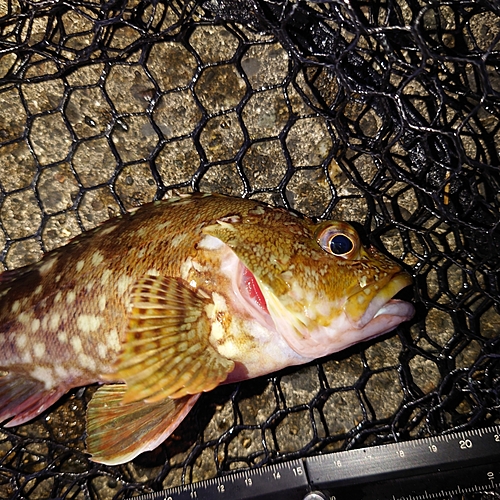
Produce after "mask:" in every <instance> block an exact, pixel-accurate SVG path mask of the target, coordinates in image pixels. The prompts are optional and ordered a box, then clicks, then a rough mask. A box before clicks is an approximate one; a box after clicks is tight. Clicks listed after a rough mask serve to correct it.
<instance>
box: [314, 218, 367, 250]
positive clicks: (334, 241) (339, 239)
mask: <svg viewBox="0 0 500 500" xmlns="http://www.w3.org/2000/svg"><path fill="white" fill-rule="evenodd" d="M316 241H317V242H318V243H319V245H320V246H321V248H322V249H323V250H324V251H325V252H328V253H329V254H332V255H335V256H336V257H342V258H344V259H350V258H353V256H355V255H357V253H358V250H359V247H360V242H359V238H358V235H357V233H356V231H355V230H354V228H353V227H352V226H350V225H349V224H346V223H344V222H335V221H330V222H329V223H323V224H321V225H320V226H319V227H318V229H317V231H316Z"/></svg>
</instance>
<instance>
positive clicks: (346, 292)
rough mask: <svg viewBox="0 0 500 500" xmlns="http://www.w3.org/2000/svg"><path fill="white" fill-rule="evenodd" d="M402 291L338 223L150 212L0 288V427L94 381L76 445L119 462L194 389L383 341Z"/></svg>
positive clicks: (239, 210)
mask: <svg viewBox="0 0 500 500" xmlns="http://www.w3.org/2000/svg"><path fill="white" fill-rule="evenodd" d="M410 283H411V279H410V277H409V275H408V274H407V273H406V272H404V271H403V270H402V268H401V267H400V266H399V265H398V264H396V263H394V262H393V261H391V260H390V259H388V258H387V257H385V256H384V255H382V254H381V253H379V252H378V251H377V250H375V249H374V248H365V247H363V246H362V245H361V243H360V240H359V237H358V235H357V234H356V232H355V230H354V229H353V228H352V227H351V226H350V225H348V224H345V223H343V222H339V221H326V222H321V223H318V224H317V223H314V222H312V221H311V220H309V219H306V218H304V219H303V218H299V217H297V216H295V215H293V214H291V213H290V212H287V211H285V210H283V209H279V208H272V207H269V206H267V205H265V204H263V203H260V202H258V201H254V200H244V199H238V198H231V197H225V196H220V195H199V194H198V195H190V196H184V197H180V198H177V199H170V200H164V201H157V202H153V203H150V204H147V205H145V206H143V207H141V208H140V209H138V210H136V211H134V212H131V213H129V214H125V215H122V216H120V217H117V218H115V219H112V220H110V221H108V222H106V223H104V224H103V225H101V226H99V227H97V228H96V229H93V230H91V231H89V232H86V233H83V234H82V235H80V236H78V237H77V238H75V239H74V240H72V241H71V242H70V243H69V244H68V245H66V246H64V247H61V248H59V249H56V250H53V251H51V252H49V253H48V254H46V255H45V256H44V258H43V259H42V260H41V261H40V262H38V263H36V264H33V265H30V266H27V267H24V268H21V269H18V270H15V271H6V272H4V273H3V274H2V275H0V375H1V376H0V422H2V421H4V422H6V423H5V424H4V425H6V426H14V425H19V424H22V423H24V422H26V421H28V420H30V419H32V418H34V417H35V416H36V415H38V414H39V413H41V412H42V411H44V410H45V409H46V408H48V407H49V406H50V405H51V404H53V403H54V402H55V401H56V400H57V399H59V398H60V397H61V396H62V395H63V394H64V393H66V392H67V391H68V390H69V389H71V388H72V387H77V386H82V385H87V384H92V383H95V382H98V383H100V384H102V385H101V386H100V388H99V389H98V390H97V391H96V393H95V394H94V396H93V398H92V400H91V402H90V404H89V407H88V409H87V434H88V437H87V448H88V450H89V452H90V453H91V455H92V459H93V460H95V461H99V462H103V463H108V464H115V463H122V462H125V461H128V460H131V459H132V458H134V457H135V456H136V455H138V454H139V453H141V452H142V451H145V450H148V449H153V448H154V447H156V446H157V445H158V444H160V443H161V442H162V441H163V440H164V439H166V437H168V435H169V434H170V433H171V432H172V431H173V430H174V429H175V428H176V427H177V425H178V424H179V423H180V421H181V420H182V419H183V418H184V416H185V415H186V414H187V412H188V411H189V410H190V409H191V407H192V406H193V405H194V403H195V402H196V399H197V398H198V397H199V394H200V393H202V392H204V391H208V390H211V389H213V388H214V387H216V386H217V385H219V384H221V383H228V382H234V381H238V380H244V379H248V378H252V377H257V376H260V375H263V374H267V373H270V372H272V371H276V370H279V369H281V368H284V367H286V366H291V365H299V364H303V363H307V362H309V361H311V360H313V359H315V358H317V357H320V356H325V355H327V354H330V353H332V352H336V351H339V350H341V349H344V348H346V347H348V346H350V345H352V344H354V343H356V342H360V341H364V340H367V339H369V338H372V337H375V336H377V335H381V334H383V333H385V332H388V331H391V330H392V329H394V328H395V327H396V326H397V325H399V324H400V323H401V322H402V321H405V320H408V319H409V318H411V316H412V315H413V306H412V305H411V304H409V303H407V302H403V301H399V300H395V299H393V298H392V297H393V296H394V295H395V294H396V293H397V292H398V291H399V290H400V289H402V288H403V287H405V286H407V285H409V284H410Z"/></svg>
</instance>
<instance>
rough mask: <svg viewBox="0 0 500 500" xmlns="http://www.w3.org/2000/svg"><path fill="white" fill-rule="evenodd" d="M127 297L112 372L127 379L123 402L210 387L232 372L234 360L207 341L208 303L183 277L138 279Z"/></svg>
mask: <svg viewBox="0 0 500 500" xmlns="http://www.w3.org/2000/svg"><path fill="white" fill-rule="evenodd" d="M131 300H132V303H131V312H130V320H129V325H128V330H127V333H126V340H125V344H124V349H123V352H122V353H121V355H120V356H119V359H118V363H117V365H116V371H115V372H114V373H113V374H112V378H113V379H114V380H123V381H124V382H126V385H127V391H126V393H125V394H124V398H123V403H132V402H134V401H140V400H143V401H146V402H148V403H154V402H157V401H161V400H163V399H165V398H169V397H170V398H180V397H183V396H186V395H188V394H197V393H199V392H203V391H209V390H211V389H213V388H214V387H216V386H217V385H219V384H220V383H221V382H223V381H224V380H225V379H226V377H227V375H228V374H229V373H230V372H231V371H232V370H233V368H234V362H233V361H231V360H229V359H226V358H224V357H222V356H221V355H220V354H219V353H218V352H217V351H216V350H215V349H214V348H213V347H212V345H211V344H210V342H209V336H210V328H211V327H210V321H209V319H208V318H207V315H206V311H205V310H206V307H207V305H208V304H209V301H208V300H207V299H206V298H205V297H203V296H202V295H200V294H199V293H197V292H195V291H194V290H192V289H191V288H189V286H188V285H187V284H186V283H185V282H184V281H183V280H181V279H177V278H161V277H152V276H150V277H147V278H143V279H141V280H139V281H138V282H137V283H136V284H135V286H134V288H133V290H132V299H131Z"/></svg>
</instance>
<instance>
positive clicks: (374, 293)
mask: <svg viewBox="0 0 500 500" xmlns="http://www.w3.org/2000/svg"><path fill="white" fill-rule="evenodd" d="M411 283H412V279H411V277H410V276H409V275H408V274H407V273H406V272H404V271H402V272H399V273H397V274H395V275H393V276H389V277H388V278H387V279H386V280H384V281H382V282H380V281H378V282H373V283H370V284H369V285H368V286H366V287H364V288H363V289H362V290H360V291H358V292H356V293H355V294H353V295H351V296H350V297H349V298H348V299H347V302H346V305H345V307H344V311H345V313H346V315H347V318H348V319H349V321H350V323H351V324H352V325H353V326H355V327H356V328H363V327H364V326H365V325H367V324H368V323H369V322H370V321H372V320H373V319H374V318H378V317H380V316H382V315H390V316H397V317H400V318H404V319H402V320H401V321H405V320H407V319H410V318H411V317H412V316H413V313H414V308H413V306H412V305H411V304H410V303H408V302H405V301H402V300H398V299H394V298H393V297H394V296H395V295H396V294H397V293H398V292H399V291H400V290H402V289H403V288H405V287H407V286H408V285H411Z"/></svg>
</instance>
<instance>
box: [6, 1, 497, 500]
mask: <svg viewBox="0 0 500 500" xmlns="http://www.w3.org/2000/svg"><path fill="white" fill-rule="evenodd" d="M499 27H500V6H499V4H498V2H495V1H491V2H489V1H467V0H456V1H449V2H432V1H426V0H385V1H379V0H369V1H368V0H367V1H358V0H352V1H350V2H348V1H346V0H335V1H319V0H317V1H310V2H306V1H300V0H295V1H285V0H240V1H236V0H207V1H184V2H183V1H167V0H163V1H161V0H150V1H141V0H131V1H128V2H127V1H125V0H114V1H101V2H98V1H92V0H88V1H85V0H65V1H55V0H44V1H42V0H40V1H36V0H2V1H1V2H0V37H1V38H0V78H1V79H0V249H1V253H0V257H1V260H2V262H3V264H4V267H5V268H8V269H13V268H16V267H19V266H21V265H23V264H26V263H29V262H33V261H35V260H37V259H39V258H40V256H41V255H42V253H43V252H44V251H47V250H49V249H52V248H54V247H57V246H60V245H62V244H64V243H66V242H67V241H68V240H69V239H71V238H72V237H73V236H75V235H76V234H78V233H80V232H81V231H82V230H87V229H90V228H92V227H94V226H96V225H97V224H99V223H100V222H101V221H103V220H106V219H108V218H109V217H112V216H113V215H116V214H118V213H120V212H122V211H124V210H128V209H131V208H133V207H136V206H139V205H141V204H143V203H145V202H147V201H150V200H153V199H158V198H161V197H163V196H170V195H172V193H175V192H186V191H192V190H201V191H215V192H222V193H226V194H232V195H236V196H245V197H253V198H256V199H261V200H264V201H266V202H268V203H271V204H274V205H284V206H286V207H289V208H292V209H294V210H296V211H298V212H301V213H303V214H306V215H309V216H313V217H318V218H322V217H332V218H339V219H343V220H350V221H354V222H357V223H358V224H359V225H360V226H362V227H363V231H364V233H365V234H366V235H367V238H368V239H369V240H370V241H371V242H372V243H373V244H375V245H376V246H378V247H379V248H381V249H385V250H386V252H387V253H388V254H390V255H392V256H393V257H394V258H395V259H398V260H399V261H401V262H402V263H403V264H404V265H405V266H406V267H407V269H409V270H410V271H411V272H412V274H413V275H414V276H415V281H416V284H415V287H414V290H413V291H408V292H407V293H408V298H413V300H414V301H415V303H416V307H417V315H416V317H415V318H414V320H412V322H410V323H408V324H404V325H402V326H401V327H400V328H399V329H398V330H397V331H396V332H395V333H392V334H390V335H386V336H385V337H383V338H382V339H378V340H376V341H373V342H371V343H369V344H364V345H360V346H355V347H353V348H351V349H349V350H348V351H345V352H342V353H338V354H336V355H334V356H330V357H328V358H326V359H324V360H320V362H318V363H312V364H311V365H309V366H305V367H300V368H294V369H290V370H286V371H283V372H279V373H277V374H275V375H272V376H269V377H265V378H262V379H257V380H253V381H248V382H245V383H241V384H238V385H229V386H223V387H220V388H218V389H216V390H214V391H212V392H211V393H208V394H205V395H203V396H202V398H201V399H200V401H199V402H198V404H197V405H196V407H195V408H194V410H193V412H192V413H191V414H190V415H189V416H188V418H187V419H186V420H185V421H184V422H183V423H182V424H181V426H180V427H179V428H178V430H177V431H176V432H175V433H174V434H173V435H172V436H171V437H170V438H169V439H168V440H167V441H166V442H165V443H164V444H163V445H162V446H160V447H159V448H158V449H157V450H155V451H154V452H151V453H147V454H144V455H141V456H140V457H138V458H137V459H136V460H134V461H133V462H131V463H128V464H125V465H122V466H116V467H108V466H103V465H99V464H94V463H92V462H91V461H89V459H88V457H87V456H86V455H85V453H84V437H85V436H84V415H85V407H86V404H87V402H88V400H89V399H90V397H91V394H92V392H93V391H94V390H95V387H87V388H82V389H76V390H74V391H72V392H71V393H69V394H68V395H67V396H66V397H65V398H63V400H61V401H60V402H59V403H58V404H57V405H55V406H54V407H52V408H51V409H50V411H48V412H45V413H44V414H43V415H41V416H40V417H39V418H38V419H36V420H35V421H33V422H32V423H29V424H26V425H23V426H20V427H17V428H14V429H0V498H6V499H21V498H30V499H42V498H64V499H103V500H104V499H111V498H114V499H122V498H127V497H129V496H132V495H135V494H139V493H143V492H148V491H155V490H159V489H162V488H164V487H168V486H171V485H177V484H181V483H183V482H184V483H189V482H192V481H196V480H200V479H206V478H210V477H214V476H216V475H218V474H223V473H224V472H227V471H230V470H235V469H240V468H245V467H256V466H261V465H264V464H270V463H273V462H277V461H284V460H288V459H291V458H296V457H304V456H307V455H313V454H317V453H320V452H331V451H335V450H341V449H350V448H354V447H364V446H369V445H375V444H383V443H389V442H394V441H396V440H409V439H412V438H416V437H423V436H428V435H434V434H438V433H442V432H446V431H450V430H453V429H455V430H457V429H460V430H462V429H468V428H476V427H481V426H486V425H492V424H495V423H498V422H499V414H498V405H499V389H498V377H499V376H500V366H499V349H498V347H499V346H498V344H499V340H498V338H497V337H498V335H497V331H498V330H499V328H500V316H499V286H500V283H499V264H500V262H499V255H500V232H499V227H498V224H499V205H500V197H499V196H500V195H499V187H500V172H499V155H498V151H499V146H500V144H499V142H500V130H499V129H500V107H499V104H500V29H499Z"/></svg>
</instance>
